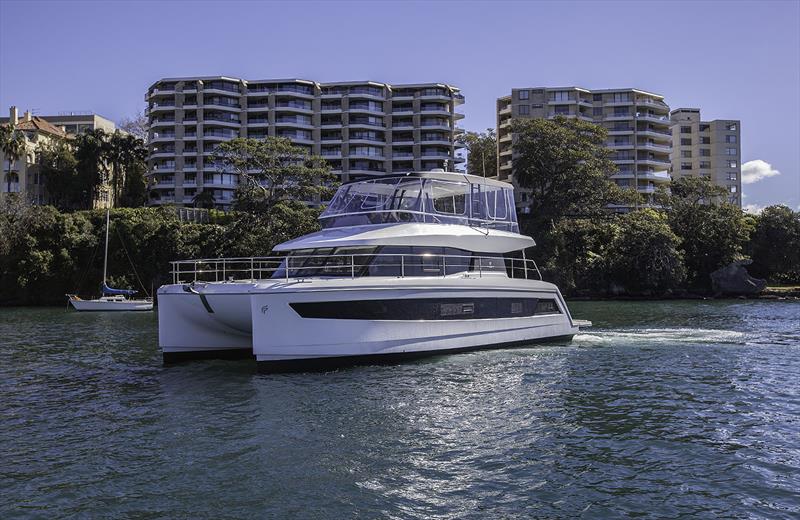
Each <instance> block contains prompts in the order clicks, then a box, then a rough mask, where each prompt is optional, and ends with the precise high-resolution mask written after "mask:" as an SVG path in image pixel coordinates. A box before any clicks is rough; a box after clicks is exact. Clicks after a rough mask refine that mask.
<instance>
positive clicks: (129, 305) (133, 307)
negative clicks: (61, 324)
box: [69, 299, 153, 312]
mask: <svg viewBox="0 0 800 520" xmlns="http://www.w3.org/2000/svg"><path fill="white" fill-rule="evenodd" d="M69 303H70V304H71V305H72V307H73V308H74V309H75V310H76V311H104V312H109V311H117V312H119V311H152V310H153V302H151V301H147V300H125V301H108V300H74V299H71V300H70V301H69Z"/></svg>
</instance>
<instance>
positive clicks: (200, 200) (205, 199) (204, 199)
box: [192, 189, 216, 209]
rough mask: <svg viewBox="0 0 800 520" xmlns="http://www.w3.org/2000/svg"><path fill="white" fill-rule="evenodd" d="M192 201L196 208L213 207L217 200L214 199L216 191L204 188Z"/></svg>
mask: <svg viewBox="0 0 800 520" xmlns="http://www.w3.org/2000/svg"><path fill="white" fill-rule="evenodd" d="M192 203H193V204H194V207H195V208H206V209H211V208H213V207H214V204H215V203H216V200H215V199H214V192H213V191H211V190H210V189H204V190H202V191H200V192H199V193H198V194H197V195H195V196H194V198H193V199H192Z"/></svg>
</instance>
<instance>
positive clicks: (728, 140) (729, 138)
mask: <svg viewBox="0 0 800 520" xmlns="http://www.w3.org/2000/svg"><path fill="white" fill-rule="evenodd" d="M725 142H726V143H735V142H736V136H735V135H726V136H725Z"/></svg>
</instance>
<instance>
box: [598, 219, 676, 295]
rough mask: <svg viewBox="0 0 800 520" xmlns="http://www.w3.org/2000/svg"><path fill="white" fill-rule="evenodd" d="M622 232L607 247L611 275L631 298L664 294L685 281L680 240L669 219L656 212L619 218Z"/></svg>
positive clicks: (616, 283)
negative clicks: (637, 295)
mask: <svg viewBox="0 0 800 520" xmlns="http://www.w3.org/2000/svg"><path fill="white" fill-rule="evenodd" d="M618 224H619V232H618V233H617V234H616V235H615V236H614V239H613V240H612V241H611V243H610V244H609V245H608V248H607V252H608V253H607V256H608V266H607V269H608V273H609V275H610V276H611V279H612V280H613V281H614V283H615V285H617V286H621V287H624V289H625V291H626V292H627V293H629V294H631V293H634V294H647V295H652V294H663V293H667V292H671V291H673V290H675V289H678V288H679V287H680V286H681V284H682V283H683V282H684V280H685V279H686V268H685V267H684V264H683V255H682V254H681V252H680V250H679V246H680V242H681V241H680V238H678V236H677V235H676V234H675V233H673V231H672V229H670V227H669V222H668V220H667V216H666V215H665V214H664V213H662V212H659V211H655V210H653V209H643V210H638V211H633V212H631V213H628V214H626V215H624V216H622V217H620V218H619V222H618Z"/></svg>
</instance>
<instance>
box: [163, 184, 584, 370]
mask: <svg viewBox="0 0 800 520" xmlns="http://www.w3.org/2000/svg"><path fill="white" fill-rule="evenodd" d="M320 221H321V225H322V230H321V231H319V232H316V233H311V234H309V235H305V236H302V237H300V238H297V239H295V240H290V241H288V242H284V243H283V244H280V245H278V246H277V247H276V248H275V251H276V252H277V253H279V254H280V256H275V257H263V258H217V259H200V260H187V261H179V262H173V263H172V275H173V282H174V283H173V284H171V285H165V286H162V287H161V288H159V290H158V299H159V306H158V312H159V343H160V346H161V350H162V352H163V357H164V361H165V362H170V361H175V360H180V359H185V358H197V357H220V356H225V357H228V356H236V355H240V354H245V355H247V356H255V358H256V360H257V361H258V364H259V368H260V369H263V370H266V371H287V370H298V369H299V370H303V369H308V368H319V367H330V366H336V365H342V364H353V363H359V362H381V361H390V360H401V359H407V358H415V357H420V356H423V355H432V354H443V353H452V352H459V351H465V350H474V349H482V348H496V347H508V346H522V345H529V344H531V343H534V342H541V341H552V340H568V339H571V338H572V336H573V335H575V334H576V333H577V332H578V330H579V326H588V325H590V323H589V322H582V321H579V320H574V319H573V318H572V316H571V315H570V313H569V310H568V309H567V305H566V303H565V302H564V299H563V298H562V296H561V293H560V291H559V290H558V288H557V287H556V286H555V285H553V284H551V283H547V282H544V281H542V280H541V274H540V272H539V269H538V268H537V266H536V264H535V262H533V260H531V259H527V258H526V257H525V249H526V248H528V247H531V246H533V245H535V243H534V240H533V239H532V238H531V237H528V236H524V235H521V234H519V225H518V223H517V217H516V212H515V207H514V197H513V188H512V186H511V185H510V184H507V183H504V182H500V181H496V180H491V179H485V178H481V177H477V176H473V175H466V174H460V173H448V172H444V171H443V170H438V171H436V170H434V171H429V172H417V173H409V174H404V175H391V176H386V177H381V178H377V179H371V180H362V181H357V182H352V183H349V184H344V185H342V186H341V187H340V188H339V189H338V191H337V193H336V195H335V196H334V198H333V199H332V200H331V203H330V205H329V206H328V207H327V208H326V209H325V211H324V212H323V213H322V215H321V216H320Z"/></svg>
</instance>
